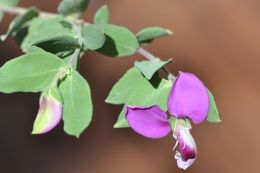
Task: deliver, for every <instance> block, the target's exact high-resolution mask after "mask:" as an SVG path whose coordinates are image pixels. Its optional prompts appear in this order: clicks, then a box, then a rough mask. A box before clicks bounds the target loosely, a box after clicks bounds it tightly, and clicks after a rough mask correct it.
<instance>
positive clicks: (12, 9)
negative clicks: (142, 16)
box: [0, 5, 174, 79]
mask: <svg viewBox="0 0 260 173" xmlns="http://www.w3.org/2000/svg"><path fill="white" fill-rule="evenodd" d="M26 11H27V9H26V8H23V7H9V6H3V5H0V12H4V13H8V14H14V15H22V14H24V13H25V12H26ZM57 16H58V14H55V13H49V12H42V11H41V12H40V17H43V18H53V17H57ZM77 20H78V19H76V22H75V23H77ZM81 24H82V23H81ZM81 24H80V25H81ZM80 39H81V38H80ZM137 53H139V54H140V55H142V56H143V57H144V58H145V59H147V60H150V61H151V60H156V59H159V58H157V57H156V56H154V55H153V54H151V53H150V52H148V51H147V50H145V49H143V48H139V49H138V50H137ZM70 61H74V58H73V59H71V60H70ZM73 64H74V63H73ZM162 70H163V71H164V72H165V74H166V75H168V78H169V79H172V78H173V77H174V76H173V75H172V74H171V73H170V71H169V70H168V69H167V68H166V67H163V68H162Z"/></svg>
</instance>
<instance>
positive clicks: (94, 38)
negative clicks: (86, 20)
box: [82, 25, 106, 50]
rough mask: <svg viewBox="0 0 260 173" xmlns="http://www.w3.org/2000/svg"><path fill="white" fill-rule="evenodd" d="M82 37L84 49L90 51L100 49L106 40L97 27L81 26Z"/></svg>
mask: <svg viewBox="0 0 260 173" xmlns="http://www.w3.org/2000/svg"><path fill="white" fill-rule="evenodd" d="M82 37H83V41H84V46H85V49H90V50H96V49H99V48H101V47H102V46H103V45H104V43H105V40H106V37H105V34H104V33H103V32H102V30H101V29H100V27H99V26H97V25H83V27H82Z"/></svg>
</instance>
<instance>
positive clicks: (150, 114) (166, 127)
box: [126, 106, 171, 138]
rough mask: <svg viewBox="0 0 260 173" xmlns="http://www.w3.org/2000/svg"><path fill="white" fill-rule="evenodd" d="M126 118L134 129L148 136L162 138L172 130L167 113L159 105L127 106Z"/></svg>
mask: <svg viewBox="0 0 260 173" xmlns="http://www.w3.org/2000/svg"><path fill="white" fill-rule="evenodd" d="M126 120H127V122H128V124H129V125H130V126H131V127H132V129H133V130H134V131H136V132H137V133H139V134H140V135H143V136H145V137H147V138H162V137H164V136H166V135H167V134H168V133H169V132H170V130H171V129H170V124H169V121H168V119H167V115H166V113H165V112H164V111H163V110H161V109H160V107H159V106H151V107H141V106H127V112H126Z"/></svg>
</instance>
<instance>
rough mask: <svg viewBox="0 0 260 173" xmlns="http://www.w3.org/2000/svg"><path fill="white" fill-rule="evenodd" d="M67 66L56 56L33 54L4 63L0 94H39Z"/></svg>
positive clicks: (1, 73)
mask: <svg viewBox="0 0 260 173" xmlns="http://www.w3.org/2000/svg"><path fill="white" fill-rule="evenodd" d="M66 68H67V65H66V64H65V63H64V62H63V61H62V60H61V59H59V58H58V57H57V56H55V55H53V54H50V53H46V52H35V53H30V54H26V55H23V56H20V57H18V58H15V59H12V60H10V61H8V62H6V63H5V64H4V65H3V66H2V67H1V68H0V92H4V93H12V92H39V91H43V90H44V89H46V88H47V87H49V86H50V85H51V84H52V83H53V81H54V80H55V79H56V78H57V75H58V74H59V73H60V71H61V70H64V69H66Z"/></svg>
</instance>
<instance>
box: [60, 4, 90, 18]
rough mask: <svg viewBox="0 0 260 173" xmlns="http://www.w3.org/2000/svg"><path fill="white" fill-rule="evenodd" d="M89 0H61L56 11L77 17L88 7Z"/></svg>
mask: <svg viewBox="0 0 260 173" xmlns="http://www.w3.org/2000/svg"><path fill="white" fill-rule="evenodd" d="M88 4H89V0H62V1H61V3H60V4H59V6H58V12H59V13H60V14H62V15H64V16H69V15H71V16H75V17H79V16H80V15H81V14H82V13H83V12H84V11H85V10H86V8H87V7H88Z"/></svg>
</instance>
